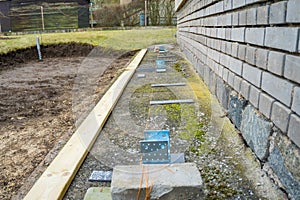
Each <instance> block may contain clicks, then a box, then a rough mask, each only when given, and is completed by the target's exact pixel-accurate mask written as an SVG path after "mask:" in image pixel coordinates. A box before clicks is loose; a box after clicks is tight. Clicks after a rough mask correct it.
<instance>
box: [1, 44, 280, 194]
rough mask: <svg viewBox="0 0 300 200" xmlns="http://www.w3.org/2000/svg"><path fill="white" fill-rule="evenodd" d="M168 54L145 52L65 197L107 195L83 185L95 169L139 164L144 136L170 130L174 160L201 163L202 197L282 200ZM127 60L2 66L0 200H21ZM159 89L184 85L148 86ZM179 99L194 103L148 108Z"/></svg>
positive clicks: (188, 69) (191, 76) (175, 56)
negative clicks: (160, 64)
mask: <svg viewBox="0 0 300 200" xmlns="http://www.w3.org/2000/svg"><path fill="white" fill-rule="evenodd" d="M164 46H165V48H166V49H167V50H168V51H167V52H165V53H157V52H154V46H153V47H149V49H148V53H147V54H146V56H145V58H144V59H143V61H142V63H141V65H140V66H139V68H138V69H137V71H136V73H135V74H134V76H133V78H132V79H131V81H130V82H129V84H128V86H127V88H126V89H125V91H124V93H123V95H122V96H121V98H120V100H119V101H118V103H117V105H116V107H115V109H114V110H113V111H112V113H111V115H110V117H109V118H108V121H107V122H106V125H105V127H104V128H103V130H102V131H101V133H100V135H99V137H98V139H97V140H96V142H95V144H94V146H93V148H92V149H91V151H90V152H89V154H88V156H87V158H86V159H85V161H84V163H83V165H82V166H81V168H80V169H79V171H78V173H77V175H76V176H75V178H74V180H73V182H72V183H71V185H70V187H69V189H68V191H67V193H66V195H65V197H64V199H69V200H71V199H72V200H73V199H74V200H75V199H76V200H77V199H83V197H84V195H85V193H86V191H87V189H88V188H89V187H102V186H105V187H109V186H110V183H109V182H90V181H88V178H89V176H90V175H91V173H92V172H93V171H94V170H98V171H100V170H102V171H111V170H112V169H113V167H114V166H116V165H131V164H135V165H138V164H140V163H141V154H140V149H139V147H140V145H139V142H140V141H141V140H143V137H144V136H143V131H144V130H149V129H150V130H151V129H168V130H170V138H171V153H184V155H185V161H186V162H194V163H196V164H197V167H198V169H199V171H200V173H201V176H202V179H203V182H204V193H205V198H206V199H285V194H284V193H282V192H281V190H280V189H278V187H277V186H275V185H274V184H273V182H272V181H271V179H269V177H267V175H266V173H265V172H264V171H263V170H261V168H260V165H259V162H257V160H256V159H255V156H254V155H253V154H252V152H251V151H250V150H249V148H248V147H246V146H245V144H244V142H243V140H242V138H241V137H240V135H239V133H238V132H237V131H236V130H235V129H234V127H233V126H232V124H231V123H230V121H229V120H228V119H227V117H226V116H224V111H223V110H222V109H221V107H220V106H219V103H218V102H217V100H216V99H215V97H214V96H213V95H211V94H210V92H209V90H208V88H207V87H206V85H205V84H204V83H203V81H202V80H201V79H200V78H199V77H198V75H197V74H196V72H195V71H194V70H193V67H192V66H191V65H190V64H189V62H187V61H186V60H185V59H184V57H183V56H182V55H181V53H180V50H179V49H178V47H177V46H176V45H164ZM56 50H57V51H60V49H56ZM74 52H76V51H75V50H74ZM78 52H80V47H79V50H78ZM133 54H134V52H116V51H104V50H102V49H99V48H97V49H94V50H92V52H91V53H90V54H87V55H80V56H76V55H79V53H78V54H76V53H74V55H75V56H70V55H67V57H59V58H57V57H56V58H45V59H44V60H43V61H41V62H38V61H26V62H25V63H24V64H14V63H13V64H12V66H13V67H11V66H10V65H8V64H6V66H7V67H5V69H3V70H1V72H0V76H1V78H0V87H1V90H0V98H1V101H0V109H1V110H0V111H1V114H0V131H1V134H0V137H1V138H0V141H1V143H0V145H1V148H0V150H1V154H0V155H1V161H0V181H1V182H0V185H1V189H0V198H1V199H11V198H12V199H22V197H24V195H26V193H27V192H28V190H29V189H30V187H31V186H32V185H33V184H34V182H35V181H36V180H37V179H38V177H39V176H40V175H41V173H42V172H43V171H44V170H45V168H46V167H47V166H48V165H49V163H50V162H51V160H52V159H53V158H54V157H55V155H57V153H58V152H59V150H60V149H61V148H62V146H63V145H64V144H65V143H66V141H67V140H68V138H69V137H70V136H71V135H72V134H73V133H74V130H75V129H76V127H78V126H79V125H80V123H81V121H82V120H83V119H84V118H85V116H86V115H87V113H88V112H89V111H90V110H91V109H92V108H93V106H94V105H95V103H96V102H97V101H98V100H99V99H100V98H101V96H102V95H103V94H104V92H105V91H106V90H107V88H108V87H109V86H110V85H111V84H112V82H113V81H114V80H115V79H116V77H117V76H118V75H119V74H120V73H121V72H122V70H123V69H124V68H125V67H126V65H127V63H128V62H129V61H130V60H131V58H132V56H133ZM158 56H159V59H164V60H166V61H167V62H166V63H167V66H166V72H165V73H157V72H156V60H157V59H158ZM143 75H145V77H143ZM142 77H143V78H142ZM162 83H185V85H184V86H170V87H152V86H151V84H162ZM175 99H193V100H194V103H191V104H167V105H150V101H153V100H175ZM66 162H67V161H66ZM154 184H155V181H154Z"/></svg>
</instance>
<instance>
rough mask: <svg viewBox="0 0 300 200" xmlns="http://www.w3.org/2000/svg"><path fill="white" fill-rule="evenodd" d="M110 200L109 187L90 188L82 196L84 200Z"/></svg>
mask: <svg viewBox="0 0 300 200" xmlns="http://www.w3.org/2000/svg"><path fill="white" fill-rule="evenodd" d="M99 199H101V200H112V198H111V194H110V188H109V187H91V188H89V189H88V190H87V192H86V194H85V195H84V200H99Z"/></svg>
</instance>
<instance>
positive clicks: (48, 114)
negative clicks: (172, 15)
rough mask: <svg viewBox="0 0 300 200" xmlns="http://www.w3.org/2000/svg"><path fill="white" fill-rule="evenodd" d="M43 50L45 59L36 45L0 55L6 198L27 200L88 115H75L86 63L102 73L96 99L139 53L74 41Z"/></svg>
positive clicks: (0, 168)
mask: <svg viewBox="0 0 300 200" xmlns="http://www.w3.org/2000/svg"><path fill="white" fill-rule="evenodd" d="M92 49H94V50H93V51H92V53H90V52H91V50H92ZM89 53H90V54H89ZM42 54H43V61H40V62H38V61H36V57H37V55H36V49H35V48H34V47H32V48H28V49H25V50H18V51H15V52H10V53H7V54H5V55H1V56H0V156H1V159H0V199H3V200H6V199H11V198H12V197H13V196H14V198H15V199H21V198H22V197H23V196H24V194H26V193H27V191H28V190H29V189H30V187H31V185H32V184H33V183H34V181H35V180H36V179H37V178H38V177H39V176H40V174H41V173H42V172H43V170H44V169H45V168H46V167H47V166H48V165H49V163H50V162H51V160H52V159H53V158H54V157H55V155H56V154H57V153H58V151H59V150H60V149H61V147H62V146H63V145H64V143H65V142H66V141H67V140H68V139H69V137H70V136H71V135H72V134H73V132H74V130H75V122H76V121H77V123H80V122H78V119H79V118H84V116H80V117H79V115H80V112H79V114H78V112H77V113H76V115H74V114H73V110H74V85H76V84H77V85H78V84H80V83H81V82H80V81H78V78H77V77H78V73H79V72H80V69H81V68H83V65H82V63H84V62H87V61H86V60H87V59H88V65H89V70H91V71H92V72H98V73H99V74H98V80H97V81H96V82H95V83H93V84H94V85H95V86H96V87H94V88H95V90H94V91H93V92H94V95H93V99H92V101H94V102H96V101H97V100H98V99H99V98H101V96H102V95H103V93H104V92H105V90H106V89H107V88H108V86H109V85H110V84H111V82H112V81H113V80H114V79H115V78H116V76H117V75H118V74H119V72H120V71H122V69H123V68H124V67H125V66H126V64H127V63H128V62H129V61H130V59H131V57H132V56H133V55H134V52H117V53H116V52H113V51H111V50H109V51H104V50H102V49H100V48H97V49H96V50H95V47H93V46H91V45H84V44H82V45H79V44H75V43H71V44H60V45H49V46H42ZM108 61H113V62H108ZM102 63H106V65H104V66H103V65H102ZM79 76H80V75H79ZM76 78H77V79H76ZM79 78H80V77H79ZM76 80H77V82H76ZM87 87H88V86H87ZM89 103H90V102H87V103H86V104H82V105H81V107H84V108H85V109H84V110H85V111H86V110H89V109H91V108H92V107H93V104H91V105H90V104H89ZM49 152H50V153H49ZM20 188H21V189H20ZM16 194H18V195H16Z"/></svg>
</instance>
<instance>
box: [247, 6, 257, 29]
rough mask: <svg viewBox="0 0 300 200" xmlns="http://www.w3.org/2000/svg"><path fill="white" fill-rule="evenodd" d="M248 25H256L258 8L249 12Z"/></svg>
mask: <svg viewBox="0 0 300 200" xmlns="http://www.w3.org/2000/svg"><path fill="white" fill-rule="evenodd" d="M246 24H247V25H256V8H251V9H248V10H247V21H246Z"/></svg>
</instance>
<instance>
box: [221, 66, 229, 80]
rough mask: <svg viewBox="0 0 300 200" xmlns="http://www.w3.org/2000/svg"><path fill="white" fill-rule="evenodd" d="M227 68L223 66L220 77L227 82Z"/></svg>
mask: <svg viewBox="0 0 300 200" xmlns="http://www.w3.org/2000/svg"><path fill="white" fill-rule="evenodd" d="M228 72H229V71H228V69H227V68H223V76H222V78H223V80H224V81H225V82H228Z"/></svg>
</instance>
